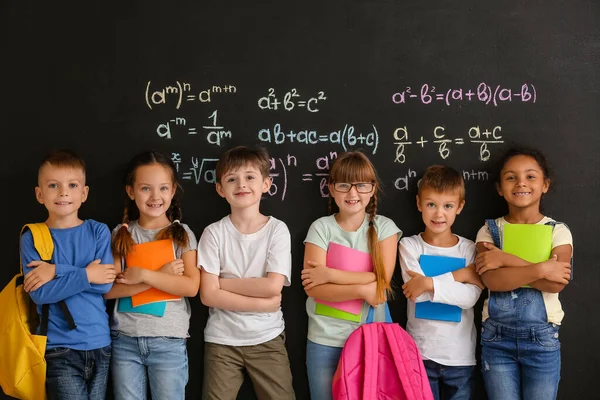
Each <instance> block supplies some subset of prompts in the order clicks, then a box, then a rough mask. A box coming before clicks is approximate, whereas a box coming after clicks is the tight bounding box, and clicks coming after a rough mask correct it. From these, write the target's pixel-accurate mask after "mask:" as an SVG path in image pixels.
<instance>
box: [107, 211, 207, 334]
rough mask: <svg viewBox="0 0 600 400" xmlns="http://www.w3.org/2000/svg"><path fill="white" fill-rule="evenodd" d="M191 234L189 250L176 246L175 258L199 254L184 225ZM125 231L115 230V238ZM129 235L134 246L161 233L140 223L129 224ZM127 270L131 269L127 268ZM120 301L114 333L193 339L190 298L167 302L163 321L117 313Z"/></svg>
mask: <svg viewBox="0 0 600 400" xmlns="http://www.w3.org/2000/svg"><path fill="white" fill-rule="evenodd" d="M181 225H182V226H183V227H184V228H185V231H186V232H187V234H188V237H189V242H188V244H187V246H185V247H183V248H182V247H180V246H178V245H177V244H176V243H173V245H174V248H175V257H177V258H181V255H182V254H183V253H185V252H187V251H190V250H194V251H195V250H196V247H197V246H198V242H197V240H196V236H195V235H194V233H193V232H192V231H191V230H190V228H189V227H188V226H187V225H186V224H181ZM120 228H121V225H120V224H119V225H117V227H116V228H115V229H114V230H113V235H114V234H115V232H117V231H118V230H119V229H120ZM128 230H129V233H131V237H132V238H133V240H134V242H136V243H138V244H141V243H146V242H151V241H153V240H154V239H155V236H156V234H157V233H158V232H160V229H144V228H142V227H141V226H140V225H139V224H138V222H137V221H133V222H130V223H129V227H128ZM122 264H123V267H124V268H126V267H127V266H126V265H124V264H125V263H124V262H123V263H122ZM118 302H119V300H117V301H116V302H115V310H114V313H113V316H112V319H111V324H110V327H111V329H112V330H115V331H119V332H121V333H123V334H125V335H127V336H132V337H140V336H151V337H156V336H167V337H174V338H187V337H189V334H188V329H189V326H190V317H191V315H192V311H191V308H190V303H189V301H188V299H187V298H186V297H184V298H182V299H181V300H178V301H167V305H166V308H165V314H164V315H163V316H162V317H157V316H155V315H149V314H141V313H126V312H119V311H117V307H118Z"/></svg>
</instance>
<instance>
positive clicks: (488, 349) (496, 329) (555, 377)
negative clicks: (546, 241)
mask: <svg viewBox="0 0 600 400" xmlns="http://www.w3.org/2000/svg"><path fill="white" fill-rule="evenodd" d="M488 311H489V318H488V319H486V320H485V321H484V322H483V324H482V327H481V371H482V373H483V381H484V383H485V389H486V392H487V395H488V399H489V400H509V399H510V400H520V399H523V400H537V399H539V400H552V399H555V398H556V394H557V392H558V382H559V381H560V341H559V340H558V325H556V324H552V323H549V322H548V318H547V316H546V306H545V305H544V300H543V298H542V294H541V292H539V291H538V290H535V289H532V288H519V289H515V290H512V291H510V292H491V293H490V297H489V300H488Z"/></svg>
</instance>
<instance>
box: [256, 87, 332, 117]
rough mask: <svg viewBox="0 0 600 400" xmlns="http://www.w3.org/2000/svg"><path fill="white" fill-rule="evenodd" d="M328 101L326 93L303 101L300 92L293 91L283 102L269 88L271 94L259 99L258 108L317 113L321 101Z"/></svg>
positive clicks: (288, 93)
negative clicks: (301, 109) (300, 110)
mask: <svg viewBox="0 0 600 400" xmlns="http://www.w3.org/2000/svg"><path fill="white" fill-rule="evenodd" d="M324 100H327V97H325V92H323V91H320V92H318V93H317V95H315V96H313V97H310V98H308V99H304V100H302V97H301V96H300V94H299V93H298V90H296V89H292V90H290V91H289V92H287V93H286V94H285V95H284V96H283V101H281V100H279V99H278V98H277V95H276V94H275V89H273V88H269V94H268V95H266V96H263V97H261V98H260V99H258V108H260V109H261V110H271V111H277V110H280V109H283V110H285V111H292V110H293V109H300V108H304V109H306V110H307V111H308V112H311V113H315V112H318V111H319V108H317V107H318V105H319V102H320V101H324Z"/></svg>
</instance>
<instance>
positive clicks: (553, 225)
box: [544, 221, 574, 280]
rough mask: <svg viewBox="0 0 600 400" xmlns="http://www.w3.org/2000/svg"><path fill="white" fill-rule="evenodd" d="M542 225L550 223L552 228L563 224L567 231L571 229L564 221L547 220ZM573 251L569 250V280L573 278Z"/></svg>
mask: <svg viewBox="0 0 600 400" xmlns="http://www.w3.org/2000/svg"><path fill="white" fill-rule="evenodd" d="M544 225H550V226H551V227H552V229H553V230H554V227H555V226H556V225H564V226H565V227H566V228H567V229H568V230H569V231H570V230H571V229H570V228H569V226H568V225H567V224H565V223H564V222H559V221H548V222H546V223H545V224H544ZM571 247H572V246H571ZM573 253H574V252H573V251H571V279H570V280H573Z"/></svg>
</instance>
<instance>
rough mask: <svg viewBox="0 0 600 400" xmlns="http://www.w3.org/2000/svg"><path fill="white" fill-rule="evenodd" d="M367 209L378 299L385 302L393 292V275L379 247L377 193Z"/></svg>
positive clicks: (370, 247) (368, 233) (368, 234)
mask: <svg viewBox="0 0 600 400" xmlns="http://www.w3.org/2000/svg"><path fill="white" fill-rule="evenodd" d="M366 211H367V212H368V213H369V230H368V231H367V237H368V240H369V253H371V261H372V262H373V273H374V274H375V281H376V282H377V300H378V301H379V302H383V301H385V300H386V296H385V295H386V293H388V294H391V287H390V281H391V278H392V277H391V276H390V277H388V276H387V273H386V271H385V265H384V264H383V257H382V256H381V248H380V247H379V238H378V236H377V229H375V216H376V215H377V193H375V194H374V195H373V197H372V198H371V201H370V202H369V205H368V206H367V210H366Z"/></svg>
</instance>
